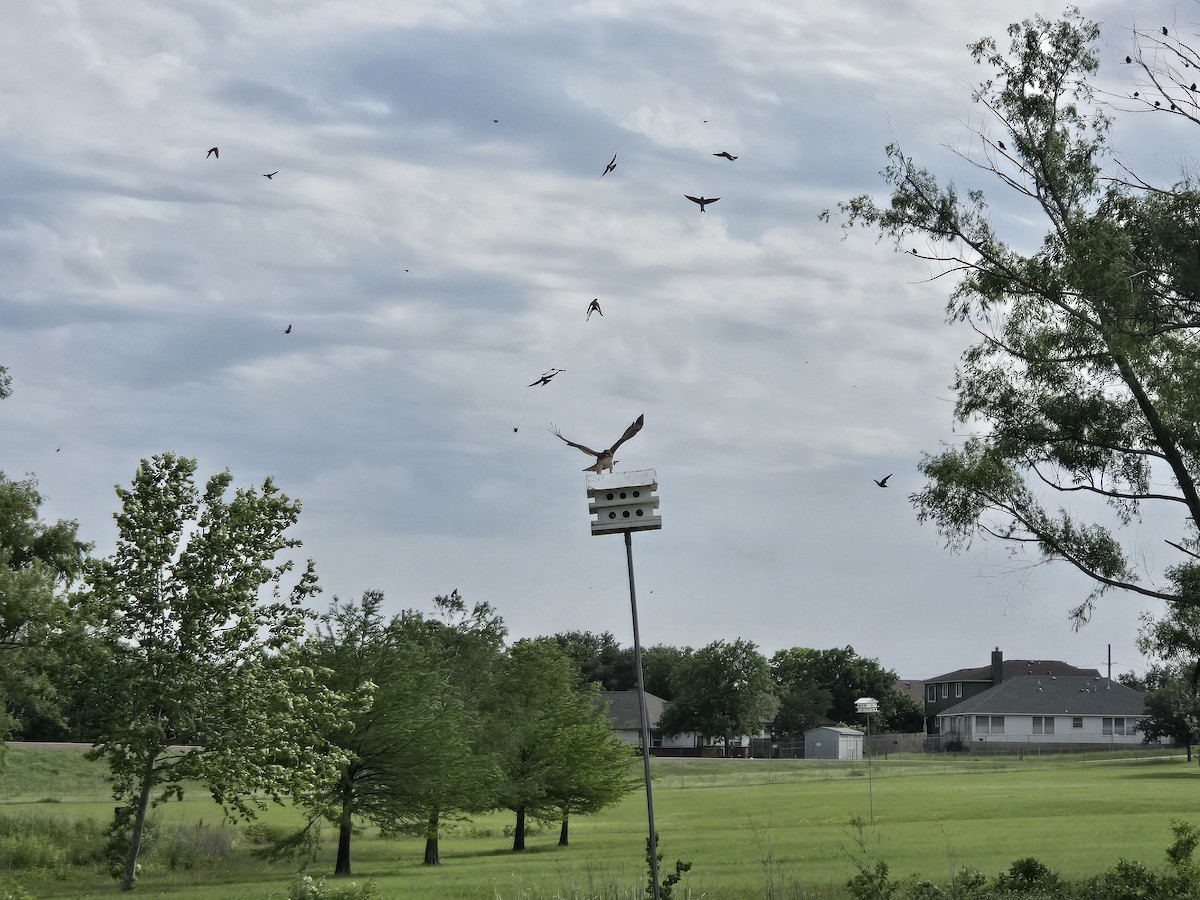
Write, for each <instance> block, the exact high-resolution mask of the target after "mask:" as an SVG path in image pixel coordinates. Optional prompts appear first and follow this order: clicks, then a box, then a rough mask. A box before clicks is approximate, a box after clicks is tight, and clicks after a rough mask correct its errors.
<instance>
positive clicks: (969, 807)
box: [0, 746, 1200, 900]
mask: <svg viewBox="0 0 1200 900" xmlns="http://www.w3.org/2000/svg"><path fill="white" fill-rule="evenodd" d="M654 771H655V783H654V803H655V813H656V819H657V826H658V831H659V834H660V838H661V846H662V849H663V851H664V853H665V855H666V859H665V867H666V868H670V867H672V866H673V863H674V860H675V859H677V858H682V859H688V860H691V861H692V863H693V869H692V871H691V873H690V875H688V876H687V877H686V878H685V880H684V882H682V883H681V886H680V888H678V889H677V892H676V897H677V898H680V897H683V896H689V897H693V898H699V897H709V898H722V900H737V898H751V897H753V898H764V897H800V896H804V897H814V898H815V897H841V896H845V894H844V891H843V887H844V885H845V883H846V881H847V879H848V878H849V877H850V876H851V875H853V874H854V871H855V870H854V868H853V865H852V863H851V861H850V859H849V858H848V856H847V852H848V851H853V850H854V847H855V845H854V841H853V839H852V829H850V828H849V827H848V823H849V821H850V819H851V818H852V817H854V816H858V817H861V818H862V819H864V820H869V819H870V815H871V808H872V805H873V808H874V817H875V827H874V829H868V831H867V835H868V837H869V838H870V841H871V846H872V848H873V849H874V850H875V851H876V852H877V853H878V856H879V858H881V859H884V860H886V861H887V863H888V865H889V866H890V867H891V870H892V873H893V874H894V875H896V876H904V875H908V874H918V875H920V876H922V877H926V878H930V879H933V880H937V881H946V880H948V879H949V877H950V876H951V875H952V874H953V873H954V872H956V871H957V870H958V869H959V868H960V867H962V866H974V867H976V868H978V869H980V870H981V871H983V872H984V873H985V874H987V875H988V876H989V877H994V876H995V875H997V874H998V873H999V872H1001V871H1003V870H1005V869H1007V868H1008V866H1009V864H1010V863H1011V862H1012V861H1013V860H1015V859H1018V858H1021V857H1026V856H1035V857H1037V858H1038V859H1040V860H1041V861H1042V862H1044V863H1046V864H1047V865H1048V866H1050V867H1051V868H1052V869H1056V870H1058V871H1060V872H1061V873H1062V874H1063V875H1064V876H1066V877H1072V878H1075V877H1083V876H1087V875H1093V874H1097V873H1099V872H1101V871H1103V870H1105V869H1107V868H1109V867H1110V866H1112V865H1113V863H1115V862H1116V860H1117V859H1118V858H1121V857H1124V858H1126V859H1138V860H1141V861H1142V862H1144V863H1146V864H1148V865H1150V866H1153V867H1158V866H1160V865H1161V864H1162V862H1163V859H1164V856H1163V851H1164V849H1165V847H1166V846H1167V844H1168V843H1170V840H1171V837H1172V835H1171V832H1170V827H1169V826H1170V823H1171V822H1172V821H1173V820H1176V819H1187V820H1191V821H1197V822H1200V802H1198V798H1197V793H1196V792H1197V790H1198V789H1200V768H1197V767H1196V765H1195V763H1193V764H1192V765H1191V766H1189V765H1188V764H1187V763H1186V762H1184V761H1183V759H1182V758H1181V757H1175V756H1171V757H1167V756H1142V757H1140V758H1124V759H1122V758H1120V757H1116V758H1110V759H1105V758H1102V757H1097V756H1094V755H1093V756H1088V757H1081V756H1077V755H1075V756H1061V757H1060V756H1046V757H1036V756H1027V757H1025V759H1023V760H1018V759H1016V758H1014V757H986V758H985V757H980V756H978V755H976V756H973V757H969V758H968V757H966V756H961V757H958V758H952V757H943V756H937V757H933V756H930V757H922V756H906V757H904V758H897V757H895V756H893V757H892V758H890V759H886V760H882V759H880V760H875V761H874V762H873V763H872V766H871V771H870V776H869V777H868V773H867V768H866V766H865V765H863V764H861V763H844V762H837V763H832V762H824V761H816V760H813V761H805V760H798V761H790V760H789V761H782V760H771V761H767V760H697V759H689V760H656V761H655V768H654ZM112 806H113V801H112V799H111V797H110V796H109V793H108V788H107V782H106V781H105V779H104V770H103V769H102V768H101V767H100V766H99V765H98V764H93V763H88V762H87V761H85V760H84V759H83V758H82V753H81V752H80V751H78V750H50V749H28V748H21V747H19V746H15V747H12V748H10V750H9V751H8V754H7V757H6V770H5V772H4V774H3V775H2V776H0V817H4V818H7V819H10V820H11V819H13V818H19V817H22V816H24V817H32V818H30V819H28V821H34V820H35V819H42V820H44V819H51V820H54V821H56V822H64V823H67V822H86V821H88V820H91V821H92V822H93V823H95V826H96V827H97V828H99V829H102V828H103V827H104V826H105V825H106V824H107V822H108V820H109V818H110V816H111V813H112ZM645 809H646V807H645V795H644V793H640V792H639V793H636V794H631V795H630V796H629V797H627V798H626V800H625V801H624V802H623V803H621V804H620V805H619V806H618V807H616V808H614V809H611V810H608V811H606V812H604V813H602V814H600V815H597V816H592V817H585V818H579V819H576V820H574V821H572V823H571V846H570V847H566V848H560V847H558V846H557V838H558V830H557V827H556V826H552V827H549V828H547V829H546V830H545V831H544V832H541V833H537V834H534V835H531V836H530V837H529V838H528V840H527V845H528V848H529V849H528V850H526V851H525V852H524V853H521V854H514V853H512V852H510V851H509V849H508V848H509V846H510V845H511V838H510V837H506V836H505V834H504V830H505V826H510V825H511V822H512V817H511V815H510V814H503V815H502V814H491V815H487V816H481V817H478V818H476V819H475V820H473V821H472V822H470V823H459V824H458V825H456V826H454V827H453V828H452V829H451V830H450V832H449V833H448V834H446V836H445V837H444V838H443V840H442V862H443V864H442V866H440V867H437V868H427V867H424V866H422V865H421V864H420V860H421V853H422V847H423V844H422V842H421V841H420V840H417V839H400V840H394V839H389V840H383V839H381V838H379V837H378V835H377V833H375V832H374V831H373V830H372V829H370V828H364V829H363V833H362V834H361V835H360V836H359V837H357V838H356V841H355V847H354V879H355V880H357V881H366V880H370V881H372V882H374V883H375V885H376V887H377V891H376V893H375V895H374V896H376V897H389V898H390V897H420V898H430V900H438V898H487V900H497V898H503V900H509V898H529V900H533V898H539V900H541V898H551V897H571V898H581V900H582V898H590V897H605V898H610V897H611V898H613V900H617V898H625V897H627V898H636V897H639V896H640V890H641V886H642V885H643V884H644V875H643V873H642V869H643V866H644V856H643V854H644V847H645V833H646V812H645ZM156 818H157V820H158V826H159V829H160V831H161V832H162V833H163V834H167V833H168V832H171V831H172V826H179V827H182V826H190V830H188V831H180V832H179V833H178V834H176V835H175V837H174V838H172V840H171V841H166V840H164V841H163V843H162V845H161V846H159V847H156V848H155V850H154V852H153V853H152V854H151V855H150V856H148V857H147V859H146V863H145V867H144V869H143V874H142V876H141V878H140V880H139V882H138V888H137V893H139V894H149V895H151V896H163V897H176V898H181V900H190V898H213V900H215V898H227V900H242V898H245V900H250V898H253V900H266V898H270V897H275V898H284V897H286V896H287V890H288V885H289V883H290V882H291V880H292V879H293V878H294V876H295V874H296V872H297V870H298V869H299V868H300V864H299V863H274V864H268V863H265V862H263V861H261V860H259V859H257V858H255V857H253V856H252V855H251V854H250V852H249V849H250V846H251V842H250V840H248V837H247V834H246V832H245V831H244V826H231V827H229V828H226V827H224V826H222V825H221V821H220V818H221V816H220V810H219V808H218V807H216V806H215V805H214V804H213V803H212V802H211V801H210V800H208V798H207V795H206V794H205V793H204V792H203V791H202V790H200V789H196V790H193V791H190V792H189V793H188V797H187V799H186V800H185V801H184V802H182V803H175V802H173V803H168V804H166V805H165V806H162V807H160V808H159V810H158V811H157V812H156ZM262 821H263V822H264V823H267V824H271V825H281V826H282V825H287V824H289V823H291V822H294V821H295V817H294V813H292V812H291V811H290V810H287V809H279V808H273V809H270V810H269V811H268V812H266V813H265V814H264V816H263V817H262ZM198 825H200V826H203V827H197V826H198ZM332 836H333V835H332V833H331V832H329V831H327V833H326V838H327V841H326V846H325V847H324V849H323V851H322V853H321V855H320V856H319V857H318V858H317V860H316V861H315V862H312V863H310V864H309V866H308V869H307V872H308V873H309V874H312V875H313V876H319V875H328V874H329V873H330V872H331V871H332V866H333V847H332V844H331V843H330V841H329V840H328V839H330V838H332ZM8 840H12V839H10V838H7V837H4V836H3V835H0V860H8V859H9V857H7V856H5V855H4V848H5V846H6V845H5V841H8ZM0 875H4V876H6V877H8V878H9V879H10V880H13V881H16V882H17V883H19V884H21V885H23V886H24V887H25V888H26V889H27V890H28V891H30V892H31V893H32V894H33V895H34V896H36V897H38V898H43V900H48V898H80V897H103V896H116V895H118V894H119V893H120V892H119V891H118V889H117V886H116V883H115V882H114V881H113V880H112V879H110V878H109V877H108V876H107V875H106V874H105V873H104V872H103V871H102V869H101V867H100V866H99V865H98V864H95V863H91V864H89V865H86V866H79V865H70V864H66V863H63V862H61V861H60V862H57V863H56V862H54V861H47V862H45V863H44V864H43V865H42V866H41V867H40V868H38V869H36V870H30V869H28V868H23V869H21V870H20V871H11V870H10V871H8V872H4V871H3V869H2V868H0ZM332 883H333V882H332V880H331V884H332ZM338 883H339V884H340V883H341V880H340V879H339V880H338ZM684 888H686V893H685V892H684Z"/></svg>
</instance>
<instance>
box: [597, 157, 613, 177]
mask: <svg viewBox="0 0 1200 900" xmlns="http://www.w3.org/2000/svg"><path fill="white" fill-rule="evenodd" d="M616 167H617V154H615V153H614V154H613V158H612V159H610V160H609V161H608V165H607V166H605V167H604V171H603V172H601V173H600V177H601V178H603V177H604V176H605V175H607V174H608V173H609V172H611V171H612V170H613V169H615V168H616Z"/></svg>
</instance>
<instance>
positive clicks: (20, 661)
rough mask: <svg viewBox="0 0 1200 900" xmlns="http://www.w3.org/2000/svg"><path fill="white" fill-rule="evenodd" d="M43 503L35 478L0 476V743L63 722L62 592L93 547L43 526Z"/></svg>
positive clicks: (71, 533)
mask: <svg viewBox="0 0 1200 900" xmlns="http://www.w3.org/2000/svg"><path fill="white" fill-rule="evenodd" d="M0 374H2V371H0ZM0 386H2V385H0ZM42 503H43V498H42V495H41V494H40V493H39V492H38V488H37V482H36V481H35V480H34V479H33V478H26V479H25V480H23V481H12V480H10V479H8V478H6V477H5V476H4V474H3V473H2V472H0V654H2V657H0V658H2V659H3V664H2V665H0V700H2V701H3V707H2V708H0V741H3V740H7V739H8V737H9V736H10V734H11V732H12V730H13V729H14V728H17V727H20V726H21V725H22V724H23V723H24V722H27V721H28V720H29V719H31V718H40V719H43V720H47V721H51V722H59V721H61V706H60V699H61V698H60V695H59V693H58V691H57V690H56V689H55V687H54V685H53V683H52V679H51V678H50V677H49V674H48V673H51V672H53V671H54V670H55V669H57V668H59V667H60V666H61V664H62V651H64V650H65V649H66V648H67V647H68V645H69V644H70V642H71V641H73V640H74V639H75V638H77V637H78V629H77V628H75V627H73V623H72V621H71V616H70V610H69V608H68V605H67V600H66V597H65V591H66V590H67V589H68V588H69V587H70V586H71V584H72V583H73V582H74V581H75V579H76V578H78V577H79V575H80V574H81V573H82V571H83V567H84V564H85V561H86V559H87V554H88V551H89V550H90V549H91V545H89V544H85V543H83V542H82V541H80V540H79V539H78V536H77V532H78V528H79V526H78V524H77V523H75V522H73V521H66V520H59V521H58V522H55V523H53V524H51V523H46V522H43V521H42V520H41V517H40V510H41V506H42ZM68 655H69V654H68ZM0 746H2V745H0Z"/></svg>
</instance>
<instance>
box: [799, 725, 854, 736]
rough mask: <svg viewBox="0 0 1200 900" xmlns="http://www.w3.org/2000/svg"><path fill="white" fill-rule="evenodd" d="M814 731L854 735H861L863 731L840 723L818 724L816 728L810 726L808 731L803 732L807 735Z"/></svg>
mask: <svg viewBox="0 0 1200 900" xmlns="http://www.w3.org/2000/svg"><path fill="white" fill-rule="evenodd" d="M816 731H832V732H834V733H835V734H850V735H854V736H855V737H862V736H863V733H862V732H861V731H859V730H858V729H857V728H843V727H842V726H840V725H818V726H817V727H816V728H810V729H808V731H806V732H804V736H805V737H808V736H809V735H810V734H812V733H813V732H816Z"/></svg>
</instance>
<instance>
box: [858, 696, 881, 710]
mask: <svg viewBox="0 0 1200 900" xmlns="http://www.w3.org/2000/svg"><path fill="white" fill-rule="evenodd" d="M854 711H855V712H857V713H877V712H879V701H878V700H876V699H875V698H874V697H859V698H858V699H857V700H855V701H854Z"/></svg>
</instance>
